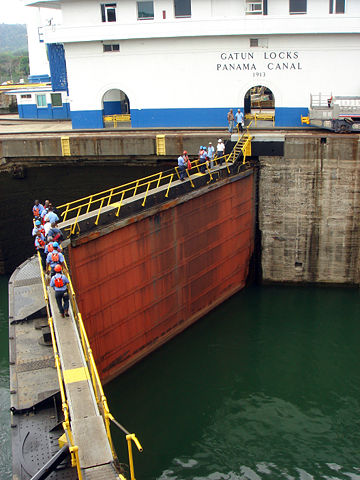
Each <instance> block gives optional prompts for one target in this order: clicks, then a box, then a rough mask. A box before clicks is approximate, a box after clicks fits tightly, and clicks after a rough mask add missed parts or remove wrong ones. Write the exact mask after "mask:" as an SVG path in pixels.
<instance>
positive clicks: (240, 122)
mask: <svg viewBox="0 0 360 480" xmlns="http://www.w3.org/2000/svg"><path fill="white" fill-rule="evenodd" d="M235 119H236V124H237V129H238V131H239V132H242V131H243V130H244V128H243V127H244V114H243V113H242V111H241V110H240V108H238V111H237V112H236V114H235Z"/></svg>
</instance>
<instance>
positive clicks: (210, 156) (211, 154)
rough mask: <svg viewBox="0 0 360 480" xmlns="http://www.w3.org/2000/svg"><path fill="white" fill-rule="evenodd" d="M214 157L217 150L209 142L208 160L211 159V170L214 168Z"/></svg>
mask: <svg viewBox="0 0 360 480" xmlns="http://www.w3.org/2000/svg"><path fill="white" fill-rule="evenodd" d="M214 155H215V148H214V147H213V144H212V143H211V142H209V147H208V158H209V164H210V168H213V166H214Z"/></svg>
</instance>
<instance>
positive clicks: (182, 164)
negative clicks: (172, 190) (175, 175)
mask: <svg viewBox="0 0 360 480" xmlns="http://www.w3.org/2000/svg"><path fill="white" fill-rule="evenodd" d="M186 166H187V165H186V164H185V157H184V155H180V157H178V171H179V176H180V180H181V181H184V180H185V175H186Z"/></svg>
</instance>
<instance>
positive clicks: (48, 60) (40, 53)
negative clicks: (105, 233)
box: [6, 7, 70, 119]
mask: <svg viewBox="0 0 360 480" xmlns="http://www.w3.org/2000/svg"><path fill="white" fill-rule="evenodd" d="M60 18H61V12H60V10H56V11H54V10H49V9H48V8H40V7H37V8H32V9H28V24H27V33H28V47H29V63H30V75H29V82H28V84H24V85H23V86H20V85H16V88H14V89H13V90H10V89H7V91H6V93H7V94H8V95H15V96H16V100H17V105H18V112H19V117H20V118H27V119H70V105H69V98H68V87H67V79H66V65H65V59H64V56H63V55H62V57H61V58H60V61H59V55H58V50H59V48H60V49H61V51H62V53H63V47H62V46H60V47H59V46H54V45H46V43H45V42H44V35H43V27H44V26H50V25H52V24H54V23H55V21H56V19H57V20H58V19H60ZM59 71H60V72H59Z"/></svg>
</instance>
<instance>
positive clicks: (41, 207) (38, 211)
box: [32, 200, 44, 219]
mask: <svg viewBox="0 0 360 480" xmlns="http://www.w3.org/2000/svg"><path fill="white" fill-rule="evenodd" d="M43 210H44V205H42V204H41V203H40V202H39V200H35V202H34V206H33V207H32V212H33V215H34V218H37V219H38V218H40V216H41V214H42V212H43Z"/></svg>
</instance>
